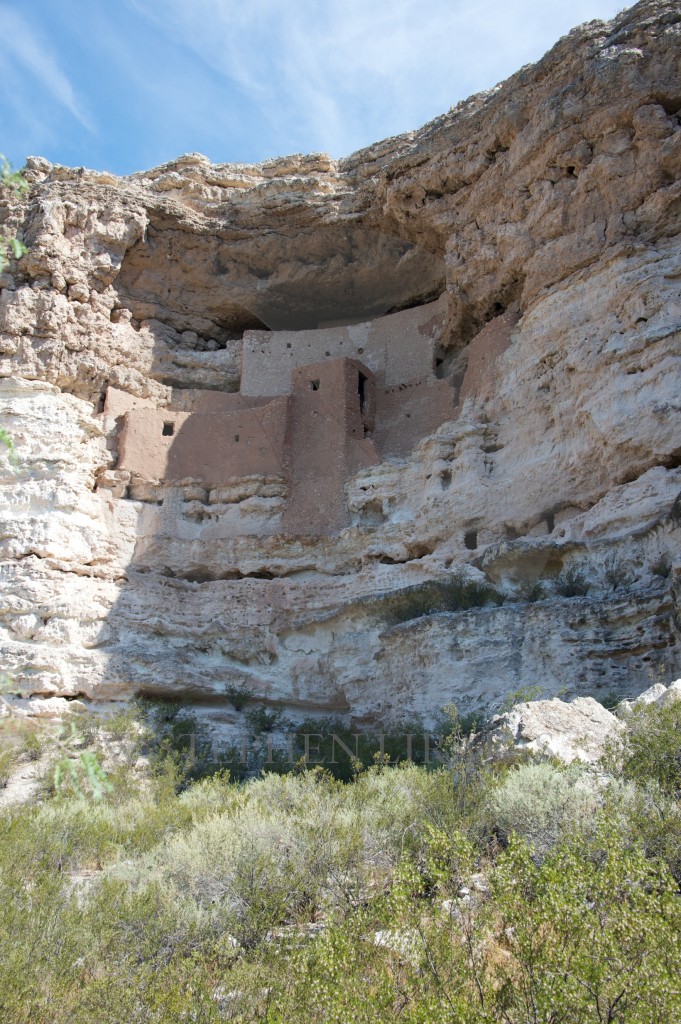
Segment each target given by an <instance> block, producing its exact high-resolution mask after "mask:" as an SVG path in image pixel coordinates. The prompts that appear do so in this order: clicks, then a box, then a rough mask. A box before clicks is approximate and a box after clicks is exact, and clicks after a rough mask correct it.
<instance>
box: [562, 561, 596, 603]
mask: <svg viewBox="0 0 681 1024" xmlns="http://www.w3.org/2000/svg"><path fill="white" fill-rule="evenodd" d="M589 588H590V583H589V581H588V579H587V578H586V574H585V573H584V572H583V571H582V570H581V569H577V568H576V567H575V566H569V567H568V568H567V569H565V570H564V571H563V572H562V573H561V574H560V576H559V577H558V580H557V581H556V592H557V593H558V594H560V595H561V596H562V597H584V596H585V594H588V593H589Z"/></svg>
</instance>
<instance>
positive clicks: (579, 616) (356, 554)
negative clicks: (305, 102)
mask: <svg viewBox="0 0 681 1024" xmlns="http://www.w3.org/2000/svg"><path fill="white" fill-rule="evenodd" d="M680 43H681V11H680V10H679V6H678V4H677V3H676V2H670V0H644V2H642V3H640V4H638V5H637V6H635V7H633V8H632V9H630V10H629V11H625V12H623V13H622V14H621V15H619V16H618V18H617V19H615V21H613V22H611V23H609V24H604V23H602V22H591V23H589V24H587V25H585V26H582V27H581V28H578V29H575V30H574V31H573V32H571V33H570V34H569V35H568V36H567V37H565V38H564V39H562V40H560V41H559V42H558V43H557V44H556V46H555V47H554V48H553V49H552V50H551V51H550V52H549V53H548V54H547V55H546V56H545V57H544V58H543V59H542V60H541V61H539V62H538V63H537V64H535V65H532V66H528V67H526V68H523V69H522V70H521V71H520V72H518V74H516V75H514V76H513V77H512V78H510V79H508V80H507V81H506V82H504V83H502V84H501V85H499V86H497V87H496V88H495V89H493V90H491V91H490V92H489V93H484V94H480V95H478V96H474V97H472V98H471V99H469V100H467V101H465V102H463V103H460V104H458V105H457V106H456V107H454V108H452V110H450V111H449V112H448V113H447V114H444V115H443V116H442V117H440V118H438V119H437V120H436V121H434V122H432V123H431V124H428V125H426V126H425V127H424V128H422V129H421V130H419V131H416V132H413V133H410V134H408V135H404V136H400V137H398V138H394V139H389V140H386V141H385V142H382V143H379V144H377V145H376V146H373V147H371V148H369V149H367V150H363V151H361V152H359V153H355V154H354V155H352V156H351V157H349V158H347V159H345V160H341V161H339V162H334V161H332V160H330V159H329V158H327V157H325V156H321V155H313V156H308V157H301V156H292V157H287V158H283V159H279V160H273V161H270V162H267V163H265V164H262V165H258V166H251V165H248V166H247V165H212V164H210V163H209V162H208V161H207V160H206V159H205V158H203V157H201V156H198V155H196V154H190V155H188V156H184V157H181V158H179V159H178V160H176V161H174V162H172V163H170V164H168V165H165V166H163V167H159V168H156V169H154V170H152V171H148V172H145V173H139V174H133V175H131V176H129V177H127V178H116V177H114V176H112V175H110V174H106V173H99V172H94V171H88V170H84V169H82V168H81V169H76V170H74V169H70V168H65V167H60V166H52V165H50V164H48V163H47V162H46V161H45V160H42V159H34V158H32V159H30V160H29V162H28V171H27V177H28V178H29V180H30V182H31V189H30V192H29V193H28V195H27V196H25V197H21V198H19V199H17V198H16V197H8V196H4V197H3V199H2V205H0V226H2V227H3V230H7V229H10V230H13V231H15V232H16V233H18V234H19V236H20V237H22V238H23V239H24V241H25V243H26V244H27V246H28V254H27V255H25V256H24V257H23V258H22V259H20V260H19V261H15V262H13V263H12V264H11V266H10V268H9V272H8V273H5V274H3V275H2V276H1V277H0V377H1V379H0V407H1V414H2V418H1V425H2V426H3V427H4V428H5V429H6V430H7V431H8V432H9V433H10V434H11V436H12V437H13V439H14V441H15V443H16V447H17V454H18V458H19V463H18V466H17V467H16V468H14V467H12V466H10V465H9V464H8V463H7V462H5V464H4V466H3V469H2V479H1V481H0V483H1V488H2V499H1V500H2V534H1V538H0V558H1V559H2V567H1V569H0V645H1V655H0V662H1V665H2V668H3V670H4V671H6V672H8V673H9V675H10V676H11V678H12V679H13V681H14V683H15V686H16V688H17V689H18V690H21V691H22V692H23V693H24V694H26V695H45V696H48V695H74V696H75V695H82V696H85V697H87V698H91V699H93V700H94V701H100V702H101V701H107V700H110V699H120V698H125V697H127V696H129V695H131V694H133V693H136V692H143V693H147V694H149V693H158V694H167V695H171V694H172V695H178V696H182V697H183V698H184V699H186V700H193V701H201V702H205V703H206V704H207V705H208V706H210V707H211V708H212V713H213V714H214V716H215V717H216V719H218V720H223V721H225V722H230V721H236V713H235V711H234V709H233V708H232V706H231V705H230V703H229V702H228V700H227V699H226V697H225V688H226V687H232V688H234V687H236V688H240V689H243V690H244V691H247V692H248V693H250V694H252V695H253V697H255V698H259V699H262V700H264V701H267V702H271V703H272V704H274V705H277V706H281V707H283V708H285V709H286V710H287V712H288V713H289V714H292V715H294V714H296V713H300V714H307V713H308V711H310V710H312V711H314V712H320V713H324V712H333V713H337V712H338V713H343V714H346V715H348V716H349V717H350V718H352V720H353V721H355V722H356V723H361V722H373V721H377V720H384V719H387V718H390V717H391V716H392V717H395V716H403V715H412V714H413V715H416V714H419V715H424V716H425V717H426V718H427V717H429V716H431V715H432V714H433V713H434V712H436V711H437V710H438V709H439V708H440V707H441V706H442V705H443V704H444V703H446V702H447V701H450V700H454V701H456V702H457V703H458V704H459V705H461V706H462V707H463V708H464V709H465V708H467V707H473V706H476V705H477V704H480V703H484V704H494V702H495V701H497V700H498V699H499V698H500V697H501V696H502V695H503V694H504V693H507V692H508V691H509V690H514V689H516V688H517V687H519V686H521V685H526V684H536V685H538V686H540V687H541V688H543V689H544V690H545V691H546V692H547V693H549V694H550V693H552V692H553V693H555V692H558V691H561V692H565V693H567V694H568V695H570V696H574V695H579V694H595V695H598V694H599V693H602V694H604V693H606V692H607V691H608V690H616V691H618V692H619V693H620V694H622V695H624V694H627V693H632V692H638V691H639V690H641V689H644V688H645V687H646V686H647V685H649V684H650V682H651V677H652V680H653V681H655V680H657V679H658V677H659V678H661V679H662V680H663V681H669V679H673V678H675V677H676V676H678V675H679V674H680V672H681V648H680V641H681V638H680V627H679V608H678V592H679V577H680V575H681V556H680V549H679V536H680V533H681V502H680V500H679V498H680V496H681V417H680V416H679V412H680V411H681V397H680V396H681V350H680V346H679V341H680V335H681V324H680V322H681V294H680V282H681V181H680V175H679V169H680V167H681V46H680V45H679V44H680ZM306 368H308V369H309V368H312V369H310V372H308V369H306ZM313 371H314V372H313ZM327 383H328V388H329V389H330V390H328V391H327ZM353 389H355V390H353ZM357 389H359V390H357ZM312 392H314V394H312ZM326 395H328V396H329V397H328V398H327V397H325V396H326ZM353 396H354V397H353ZM353 402H354V403H356V408H355V405H353ZM315 417H317V418H315ZM245 442H247V446H246V447H247V449H248V450H247V451H246V449H245V447H244V444H245ZM244 452H246V454H244Z"/></svg>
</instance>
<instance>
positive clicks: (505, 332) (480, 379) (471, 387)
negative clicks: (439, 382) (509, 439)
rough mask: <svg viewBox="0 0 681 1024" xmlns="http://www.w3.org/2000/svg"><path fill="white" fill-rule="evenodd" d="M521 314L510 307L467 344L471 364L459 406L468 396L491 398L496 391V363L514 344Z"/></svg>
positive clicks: (464, 381)
mask: <svg viewBox="0 0 681 1024" xmlns="http://www.w3.org/2000/svg"><path fill="white" fill-rule="evenodd" d="M519 320H520V313H518V312H512V311H510V310H507V311H506V312H505V313H502V314H501V316H498V317H495V319H494V320H490V322H489V323H488V324H485V326H484V327H483V329H482V330H481V331H480V333H479V334H476V336H475V337H474V338H473V340H472V341H471V343H470V345H469V347H468V365H467V367H466V373H465V375H464V378H463V382H462V384H461V391H460V393H459V402H458V405H459V408H461V406H463V403H464V402H465V401H466V399H467V398H480V399H485V398H489V397H490V395H491V394H492V392H493V390H494V382H495V368H496V362H497V360H498V359H499V357H500V356H501V355H503V353H504V352H505V351H506V349H507V348H508V347H509V345H510V344H511V335H512V333H513V328H514V327H515V326H516V324H517V323H518V321H519Z"/></svg>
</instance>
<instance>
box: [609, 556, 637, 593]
mask: <svg viewBox="0 0 681 1024" xmlns="http://www.w3.org/2000/svg"><path fill="white" fill-rule="evenodd" d="M604 575H605V580H606V583H607V584H608V586H609V587H610V589H611V590H622V589H623V588H624V587H630V586H631V584H632V583H633V582H634V574H633V572H632V571H631V569H630V568H629V567H628V566H627V565H626V564H625V563H624V562H622V561H620V560H619V559H617V558H616V557H615V556H614V555H612V556H611V557H610V558H608V559H606V562H605V566H604Z"/></svg>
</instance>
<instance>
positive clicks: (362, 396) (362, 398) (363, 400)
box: [357, 373, 367, 415]
mask: <svg viewBox="0 0 681 1024" xmlns="http://www.w3.org/2000/svg"><path fill="white" fill-rule="evenodd" d="M366 383H367V379H366V377H365V376H364V374H363V373H360V374H359V379H358V381H357V391H358V392H359V411H360V413H362V415H364V410H365V409H366V404H367V394H366Z"/></svg>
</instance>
